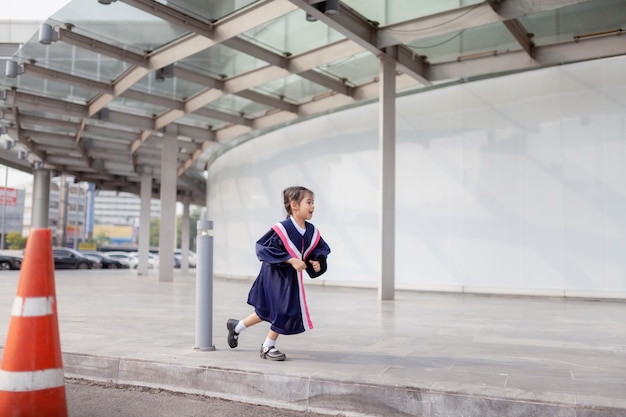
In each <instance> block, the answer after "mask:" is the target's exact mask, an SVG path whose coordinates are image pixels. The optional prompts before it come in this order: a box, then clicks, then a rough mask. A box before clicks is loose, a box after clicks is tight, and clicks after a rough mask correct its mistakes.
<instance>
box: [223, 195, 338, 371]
mask: <svg viewBox="0 0 626 417" xmlns="http://www.w3.org/2000/svg"><path fill="white" fill-rule="evenodd" d="M283 199H284V204H285V210H286V211H287V219H286V220H283V221H282V222H280V223H277V224H275V225H274V226H272V228H271V229H270V230H269V231H268V232H267V233H266V234H265V235H264V236H263V237H261V238H260V239H259V240H258V241H257V242H256V254H257V257H258V258H259V260H260V261H261V262H262V264H261V271H260V272H259V275H258V277H257V278H256V280H255V281H254V283H253V284H252V288H250V293H249V294H248V304H250V305H251V306H253V307H254V313H252V314H250V315H249V316H248V317H246V318H245V319H243V320H235V319H228V321H227V322H226V328H227V329H228V345H229V346H230V347H231V348H236V347H237V343H238V338H239V334H240V333H241V332H242V331H244V330H245V329H246V328H248V327H250V326H252V325H255V324H257V323H260V322H262V321H267V322H269V323H270V324H271V325H270V331H269V333H268V334H267V338H266V339H265V342H264V343H263V345H261V358H263V359H271V360H274V361H283V360H285V358H286V356H285V354H284V353H282V352H281V351H279V350H278V349H276V339H277V338H278V335H279V334H297V333H302V332H304V331H306V330H310V329H312V328H313V323H312V322H311V318H310V317H309V309H308V306H307V304H306V296H305V293H304V282H303V276H302V272H303V271H305V270H306V271H307V273H308V274H309V276H310V277H311V278H316V277H318V276H320V275H322V274H323V273H324V272H326V257H327V256H328V254H329V253H330V248H329V247H328V245H327V244H326V242H324V239H322V237H321V236H320V233H319V232H318V230H317V229H316V228H315V226H313V225H312V224H311V223H309V222H307V220H311V218H312V217H313V210H314V208H315V206H314V196H313V192H312V191H310V190H308V189H306V188H304V187H289V188H287V189H285V190H284V191H283Z"/></svg>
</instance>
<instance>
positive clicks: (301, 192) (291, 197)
mask: <svg viewBox="0 0 626 417" xmlns="http://www.w3.org/2000/svg"><path fill="white" fill-rule="evenodd" d="M307 194H311V196H315V194H313V191H311V190H309V189H308V188H305V187H301V186H299V185H297V186H295V187H289V188H285V190H284V191H283V202H284V204H285V211H286V212H287V218H289V216H291V202H292V201H296V202H298V203H299V202H300V201H302V200H303V199H304V197H305V196H306V195H307Z"/></svg>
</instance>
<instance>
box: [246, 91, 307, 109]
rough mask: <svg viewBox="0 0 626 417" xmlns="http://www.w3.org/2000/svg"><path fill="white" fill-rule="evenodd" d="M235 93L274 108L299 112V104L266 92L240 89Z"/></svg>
mask: <svg viewBox="0 0 626 417" xmlns="http://www.w3.org/2000/svg"><path fill="white" fill-rule="evenodd" d="M235 95H237V96H239V97H243V98H246V99H248V100H251V101H254V102H257V103H261V104H264V105H266V106H268V107H272V108H276V109H281V110H285V111H288V112H291V113H297V112H298V106H297V105H295V104H291V103H288V102H286V101H284V100H281V99H279V98H275V97H270V96H268V95H266V94H261V93H257V92H256V91H252V90H243V91H239V92H237V93H235Z"/></svg>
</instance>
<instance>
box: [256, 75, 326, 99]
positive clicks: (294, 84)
mask: <svg viewBox="0 0 626 417" xmlns="http://www.w3.org/2000/svg"><path fill="white" fill-rule="evenodd" d="M254 90H255V91H257V92H260V93H262V94H269V95H272V96H274V97H276V98H282V97H284V98H286V99H287V101H289V102H292V103H296V104H302V103H306V102H309V101H311V100H312V99H313V97H315V96H317V95H320V94H322V93H326V92H328V91H330V90H329V89H328V88H326V87H323V86H321V85H319V84H316V83H313V82H311V81H309V80H306V79H304V78H302V77H300V76H298V75H290V76H288V77H285V78H281V79H278V80H274V81H270V82H268V83H265V84H263V85H259V86H257V87H256V88H254Z"/></svg>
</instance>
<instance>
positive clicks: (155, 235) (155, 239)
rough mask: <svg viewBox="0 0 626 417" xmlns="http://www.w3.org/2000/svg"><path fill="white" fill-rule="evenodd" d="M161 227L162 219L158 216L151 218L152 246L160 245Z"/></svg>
mask: <svg viewBox="0 0 626 417" xmlns="http://www.w3.org/2000/svg"><path fill="white" fill-rule="evenodd" d="M160 227H161V221H160V220H159V219H158V218H157V217H154V218H152V219H150V246H156V247H158V246H159V230H160Z"/></svg>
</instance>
